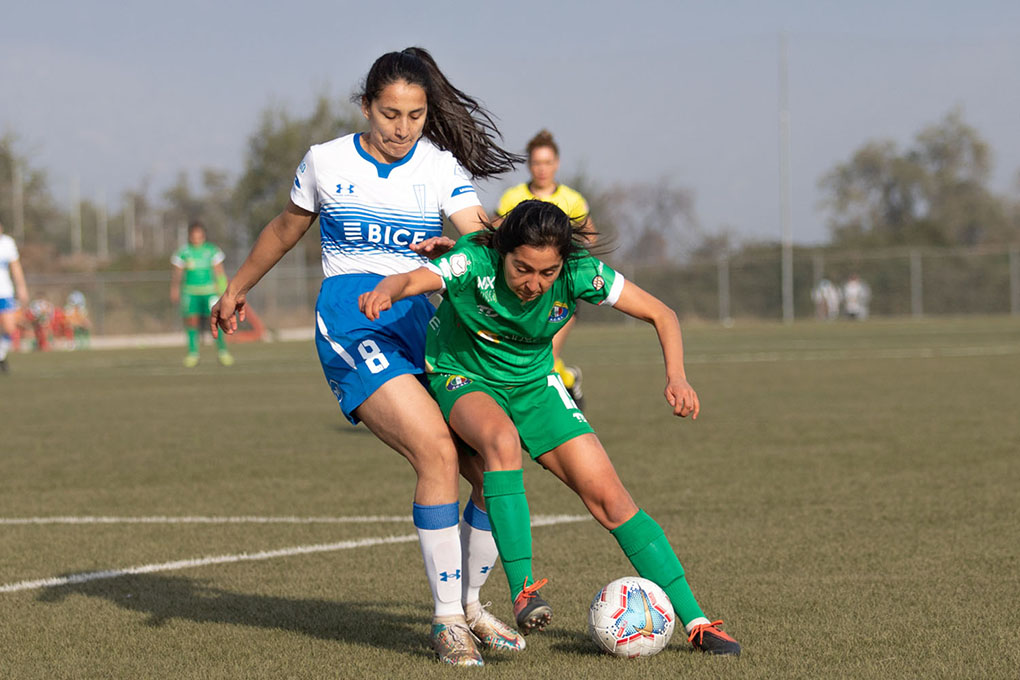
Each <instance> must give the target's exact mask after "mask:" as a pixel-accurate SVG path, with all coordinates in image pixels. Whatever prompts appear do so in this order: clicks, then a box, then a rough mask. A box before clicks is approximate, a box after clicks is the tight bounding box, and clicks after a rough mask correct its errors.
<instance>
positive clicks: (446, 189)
mask: <svg viewBox="0 0 1020 680" xmlns="http://www.w3.org/2000/svg"><path fill="white" fill-rule="evenodd" d="M445 160H446V161H447V162H446V164H445V166H446V167H444V168H443V172H442V173H441V175H440V176H441V179H440V185H439V207H440V209H441V210H442V211H443V214H445V215H446V216H447V217H449V216H450V215H452V214H454V213H456V212H459V211H461V210H463V209H464V208H473V207H474V206H480V205H481V204H482V202H481V201H479V200H478V192H477V191H475V187H474V185H473V184H471V175H469V174H468V171H467V170H465V169H464V168H463V167H462V166H461V164H460V163H458V162H457V159H456V158H454V157H453V154H448V155H447V156H446V158H445Z"/></svg>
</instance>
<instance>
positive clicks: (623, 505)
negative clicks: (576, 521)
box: [581, 487, 638, 529]
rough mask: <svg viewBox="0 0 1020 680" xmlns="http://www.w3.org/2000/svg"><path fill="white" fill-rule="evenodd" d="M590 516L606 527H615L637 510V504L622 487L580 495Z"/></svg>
mask: <svg viewBox="0 0 1020 680" xmlns="http://www.w3.org/2000/svg"><path fill="white" fill-rule="evenodd" d="M581 500H583V501H584V505H585V507H587V508H588V512H590V513H591V515H592V517H594V518H595V520H596V521H597V522H598V523H599V524H601V525H602V526H603V527H605V528H606V529H615V528H616V527H618V526H620V525H621V524H623V523H624V522H626V521H627V520H629V519H630V518H631V517H633V516H634V514H635V513H636V512H637V511H638V507H637V504H636V503H634V500H633V499H632V498H631V497H630V494H629V493H627V490H626V489H624V488H623V487H620V488H618V489H612V490H609V489H607V490H604V491H603V492H600V493H593V494H590V495H589V496H582V498H581Z"/></svg>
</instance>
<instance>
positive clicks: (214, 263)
mask: <svg viewBox="0 0 1020 680" xmlns="http://www.w3.org/2000/svg"><path fill="white" fill-rule="evenodd" d="M224 259H225V256H224V254H223V251H222V250H220V249H219V248H218V247H217V246H215V245H213V244H212V243H209V242H208V241H206V235H205V227H204V226H203V225H202V223H201V222H192V223H191V224H190V225H188V243H187V245H184V246H182V247H181V248H180V249H179V250H178V251H177V252H176V253H174V254H173V257H171V258H170V263H171V264H172V265H173V272H172V276H171V279H170V302H172V303H173V304H175V305H176V304H178V303H180V306H181V317H183V319H184V329H185V331H186V332H187V334H188V354H187V355H186V356H185V357H184V365H185V366H187V367H188V368H194V367H195V366H197V365H198V344H199V325H198V324H199V320H200V319H201V318H202V317H207V316H209V310H210V309H212V306H213V305H214V304H215V303H216V299H217V298H218V297H219V296H220V294H221V293H222V292H223V289H224V288H226V284H227V275H226V273H225V272H224V271H223V260H224ZM216 347H217V349H218V357H219V360H220V363H221V364H223V365H224V366H232V365H233V364H234V357H233V356H231V354H230V352H228V351H227V343H226V340H225V339H224V337H223V334H222V333H220V334H218V335H217V336H216Z"/></svg>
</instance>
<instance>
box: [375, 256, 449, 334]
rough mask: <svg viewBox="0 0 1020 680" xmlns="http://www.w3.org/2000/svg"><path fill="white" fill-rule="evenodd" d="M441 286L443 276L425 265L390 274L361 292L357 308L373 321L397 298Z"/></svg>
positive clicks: (427, 291) (401, 298) (425, 291)
mask: <svg viewBox="0 0 1020 680" xmlns="http://www.w3.org/2000/svg"><path fill="white" fill-rule="evenodd" d="M442 287H443V278H442V277H441V276H439V274H436V273H435V272H434V271H432V270H431V269H428V268H427V267H421V268H419V269H415V270H414V271H413V272H407V273H406V274H391V275H390V276H387V277H386V278H384V279H383V280H382V281H380V282H379V283H378V284H376V286H375V289H374V290H370V291H369V292H367V293H362V294H361V296H360V297H359V298H358V309H360V310H361V311H362V313H364V315H365V316H366V317H368V319H369V320H370V321H375V320H376V319H378V318H379V314H380V313H382V312H384V311H386V310H387V309H389V308H390V307H392V306H393V303H394V302H396V301H397V300H403V299H404V298H406V297H411V296H412V295H421V294H422V293H431V292H432V291H435V290H439V289H440V288H442Z"/></svg>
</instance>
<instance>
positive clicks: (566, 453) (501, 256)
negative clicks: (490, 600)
mask: <svg viewBox="0 0 1020 680" xmlns="http://www.w3.org/2000/svg"><path fill="white" fill-rule="evenodd" d="M587 243H588V239H587V234H586V233H585V230H584V228H583V227H580V226H576V225H575V224H574V223H572V222H571V221H570V218H568V217H567V215H566V214H565V213H564V212H563V211H562V210H560V209H559V208H558V207H556V206H555V205H552V204H550V203H546V202H543V201H537V200H529V201H524V202H522V203H520V204H519V205H518V206H517V207H515V208H514V209H513V210H512V211H510V213H509V214H508V215H507V217H506V220H505V221H504V222H503V223H502V225H501V226H500V227H499V229H493V228H491V227H490V228H487V229H485V230H483V231H481V232H478V233H477V234H473V235H468V236H464V237H462V238H461V239H460V241H459V242H458V243H457V246H456V247H455V248H454V249H453V250H452V251H450V252H449V253H447V254H446V255H444V256H442V257H440V258H438V259H437V260H434V261H433V262H431V263H429V264H428V265H427V266H425V267H422V268H420V269H417V270H415V271H412V272H409V273H406V274H399V275H394V276H388V277H386V278H385V279H383V280H382V281H381V282H380V283H379V284H378V285H377V286H376V287H375V289H374V290H372V291H370V292H368V293H364V294H362V295H361V297H360V299H359V307H360V309H361V311H362V312H363V313H364V314H365V316H366V317H368V318H369V319H378V318H380V316H385V315H386V313H387V310H389V309H390V307H391V305H392V304H393V302H394V301H397V300H400V299H403V298H404V297H406V296H408V295H416V294H420V293H424V292H429V291H436V290H443V289H444V288H445V291H446V293H445V296H444V300H443V302H442V304H441V305H440V307H439V310H438V311H437V312H436V316H435V317H434V318H433V320H432V323H431V324H430V326H429V335H428V338H427V342H426V350H425V358H426V361H427V364H428V369H429V372H430V373H429V376H428V378H429V382H430V386H431V391H432V394H433V396H434V397H435V398H436V400H437V402H438V403H439V407H440V409H441V410H442V412H443V415H444V416H445V417H446V419H447V421H448V422H449V424H450V426H451V427H452V428H453V430H454V431H455V432H456V433H457V434H458V435H460V437H461V438H462V439H463V440H464V441H465V443H467V445H468V446H470V447H471V448H472V449H474V450H475V451H476V452H477V453H478V454H479V455H480V456H481V457H482V459H483V460H484V463H485V473H484V484H483V496H484V503H485V507H486V510H487V512H488V513H489V521H490V523H491V525H492V533H493V536H494V538H495V540H496V545H497V547H498V549H499V553H500V558H501V559H502V562H503V567H504V571H505V572H506V577H507V581H508V583H509V585H510V591H511V596H512V598H513V600H514V613H515V615H516V618H517V625H518V627H519V628H521V629H522V630H523V631H525V632H527V631H529V630H533V629H542V628H544V627H545V625H546V624H547V623H548V621H549V619H550V617H551V613H552V610H551V608H550V607H549V605H548V604H547V603H546V602H545V601H544V600H543V599H542V598H540V597H539V596H538V595H537V593H536V592H535V591H536V590H537V589H538V588H540V587H541V586H542V585H544V583H545V579H543V580H541V581H539V582H538V583H535V581H534V577H533V574H532V552H531V527H530V514H529V510H528V502H527V498H526V496H525V491H524V480H523V474H522V469H521V468H522V463H521V459H522V444H523V447H524V448H525V449H527V451H528V452H529V454H530V455H531V457H532V458H533V459H535V460H537V461H538V462H539V463H541V464H542V465H543V466H544V467H545V468H546V469H548V470H549V471H550V472H552V473H553V474H554V475H556V476H557V477H559V478H560V480H561V481H563V482H564V483H565V484H566V485H567V486H569V487H570V488H571V489H573V490H574V491H575V492H576V493H577V494H578V495H579V496H580V497H581V500H582V501H583V502H584V504H585V507H587V508H588V510H589V512H591V514H592V516H593V517H594V518H595V519H596V520H597V521H598V522H599V523H600V524H602V526H604V527H605V528H606V529H608V530H609V531H610V532H611V533H612V534H613V536H614V537H615V538H616V540H617V542H618V543H619V544H620V547H621V548H622V549H623V552H624V554H626V555H627V558H628V559H629V560H630V562H631V564H632V565H633V566H634V568H635V569H636V570H637V572H638V574H639V575H640V576H642V577H643V578H647V579H649V580H651V581H654V582H655V583H657V584H658V585H659V586H660V587H662V589H663V590H665V591H666V594H667V595H669V598H670V600H671V601H672V603H673V606H674V608H675V610H676V612H677V616H678V617H679V618H680V620H681V622H682V623H683V624H684V627H685V629H686V631H687V633H688V635H689V637H688V639H689V640H690V641H691V642H692V643H693V644H694V646H695V647H696V648H697V649H700V650H702V651H705V652H708V653H712V654H727V655H738V654H739V653H740V645H739V644H738V643H737V642H736V640H734V639H733V638H732V637H730V636H729V635H727V634H726V633H725V632H723V630H722V629H721V628H720V624H721V623H722V621H710V620H709V619H708V618H707V617H706V616H705V614H704V612H703V611H702V610H701V607H700V605H699V604H698V601H697V600H696V599H695V597H694V594H693V593H692V592H691V589H690V586H689V585H688V583H687V579H686V577H685V576H684V570H683V567H682V566H681V565H680V561H679V559H677V556H676V553H675V552H674V551H673V548H672V547H671V546H670V544H669V541H668V539H667V538H666V536H665V534H664V532H663V530H662V528H661V527H660V526H659V525H658V523H656V522H655V520H653V519H652V518H651V517H650V516H649V515H648V514H647V513H646V512H645V511H644V510H642V509H640V508H638V506H637V505H636V504H635V502H634V500H633V499H632V498H631V496H630V494H629V493H628V492H627V489H626V488H624V486H623V483H622V482H621V481H620V478H619V476H618V475H617V474H616V470H615V469H614V468H613V464H612V463H611V462H610V460H609V456H608V454H607V453H606V451H605V449H604V448H603V447H602V444H601V442H600V441H599V439H598V437H597V436H596V435H595V433H594V431H593V430H592V428H591V426H590V425H589V424H588V421H587V419H586V418H585V416H584V414H583V413H581V411H580V409H578V408H577V405H576V404H575V403H574V401H573V400H572V399H571V398H570V394H569V393H568V392H567V390H566V388H565V387H564V385H563V381H562V380H561V379H560V377H559V375H558V374H557V373H556V372H555V371H554V369H553V355H552V338H553V336H554V335H555V334H556V332H557V330H559V329H560V328H561V327H562V325H563V323H564V322H566V320H567V319H568V318H569V317H570V316H571V315H572V314H573V311H574V308H575V301H576V300H577V299H582V300H586V301H588V302H591V303H594V304H605V303H608V304H610V305H612V306H614V307H616V308H617V309H619V310H620V311H621V312H624V313H625V314H629V315H631V316H633V317H635V318H638V319H641V320H643V321H646V322H648V323H650V324H652V325H653V326H654V327H655V331H656V333H657V334H658V337H659V344H660V345H661V346H662V352H663V357H664V358H665V364H666V388H665V397H666V401H667V402H669V405H670V407H671V408H672V409H673V413H674V414H675V415H678V416H681V417H685V416H688V415H689V416H691V418H692V419H693V418H697V415H698V411H699V410H700V404H699V401H698V395H697V393H696V392H695V391H694V388H692V387H691V385H690V383H688V382H687V376H686V373H685V371H684V365H683V341H682V337H681V333H680V324H679V322H678V320H677V317H676V314H675V313H674V312H673V310H671V309H670V308H669V307H667V306H666V305H665V304H663V303H662V302H661V301H660V300H658V299H657V298H655V297H654V296H652V295H650V294H649V293H647V292H645V291H644V290H642V289H641V288H639V287H638V286H636V285H634V284H633V283H631V282H629V281H624V278H623V276H621V275H620V274H618V273H617V272H615V271H614V270H613V269H612V268H610V267H608V266H607V265H605V264H604V263H603V262H601V261H599V260H598V259H597V258H595V257H592V256H591V255H590V254H589V253H588V252H587V250H586V248H585V246H586V244H587ZM472 500H474V502H475V503H476V504H480V503H481V502H482V500H483V499H480V498H479V499H474V498H473V499H472Z"/></svg>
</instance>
